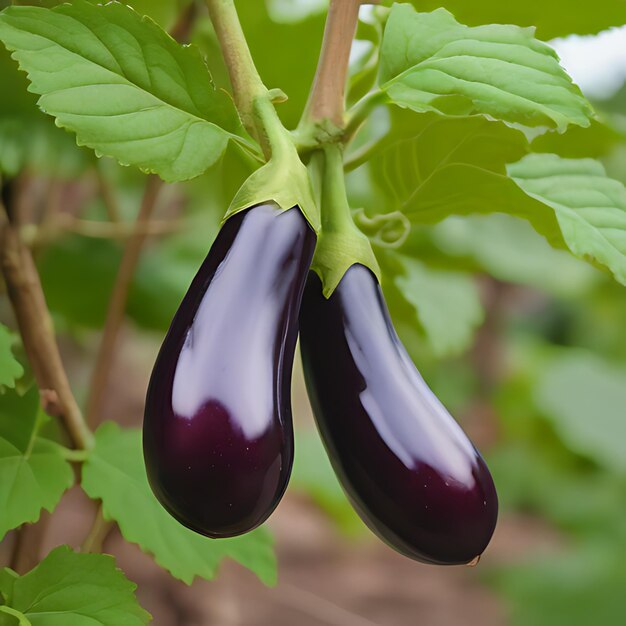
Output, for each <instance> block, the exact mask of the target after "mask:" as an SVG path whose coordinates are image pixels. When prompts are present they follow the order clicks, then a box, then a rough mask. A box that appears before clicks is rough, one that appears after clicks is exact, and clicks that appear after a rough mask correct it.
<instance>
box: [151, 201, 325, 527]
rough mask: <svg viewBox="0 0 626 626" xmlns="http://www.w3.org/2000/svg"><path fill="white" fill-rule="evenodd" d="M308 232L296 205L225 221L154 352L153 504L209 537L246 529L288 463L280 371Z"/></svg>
mask: <svg viewBox="0 0 626 626" xmlns="http://www.w3.org/2000/svg"><path fill="white" fill-rule="evenodd" d="M314 248H315V234H314V232H313V230H312V229H311V228H310V227H309V225H308V223H307V222H306V220H305V218H304V217H303V215H302V213H301V212H300V210H299V209H298V208H297V207H294V208H292V209H289V210H287V211H280V210H279V209H278V208H277V207H276V206H274V205H271V204H270V205H259V206H256V207H253V208H252V209H248V210H246V211H243V212H240V213H237V214H235V215H234V216H232V217H231V218H229V219H228V220H227V221H226V223H225V224H224V226H223V227H222V229H221V230H220V232H219V234H218V236H217V239H216V240H215V242H214V244H213V246H212V247H211V250H210V252H209V254H208V256H207V257H206V259H205V261H204V263H203V264H202V266H201V268H200V270H199V271H198V273H197V275H196V277H195V278H194V280H193V282H192V284H191V287H190V288H189V291H188V292H187V294H186V295H185V297H184V299H183V301H182V303H181V305H180V307H179V309H178V312H177V313H176V315H175V317H174V319H173V321H172V324H171V326H170V329H169V332H168V334H167V336H166V338H165V340H164V342H163V345H162V347H161V351H160V353H159V355H158V358H157V361H156V364H155V366H154V370H153V372H152V377H151V379H150V385H149V388H148V394H147V398H146V408H145V416H144V429H143V433H144V434H143V441H144V457H145V462H146V469H147V472H148V479H149V482H150V485H151V487H152V490H153V491H154V493H155V495H156V496H157V498H158V499H159V501H160V502H161V504H162V505H163V506H164V507H165V508H166V509H167V510H168V511H169V512H170V513H171V514H172V515H173V516H174V517H175V518H176V519H177V520H178V521H179V522H181V523H182V524H184V525H185V526H187V527H188V528H191V529H192V530H195V531H196V532H198V533H201V534H203V535H207V536H209V537H213V538H219V537H232V536H235V535H240V534H242V533H245V532H248V531H250V530H252V529H253V528H255V527H257V526H258V525H259V524H261V523H262V522H264V521H265V520H266V519H267V518H268V517H269V515H270V514H271V513H272V511H273V510H274V508H275V507H276V505H277V504H278V502H279V501H280V498H281V497H282V495H283V493H284V491H285V489H286V487H287V482H288V480H289V475H290V473H291V467H292V464H293V447H294V446H293V427H292V421H291V399H290V393H291V370H292V365H293V355H294V350H295V344H296V338H297V332H298V309H299V306H300V300H301V297H302V290H303V288H304V283H305V281H306V276H307V272H308V269H309V265H310V263H311V258H312V256H313V250H314Z"/></svg>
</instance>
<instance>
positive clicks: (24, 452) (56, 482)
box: [0, 388, 74, 539]
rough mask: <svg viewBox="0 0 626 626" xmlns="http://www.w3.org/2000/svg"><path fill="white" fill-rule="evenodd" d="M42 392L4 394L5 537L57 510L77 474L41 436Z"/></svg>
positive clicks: (1, 530)
mask: <svg viewBox="0 0 626 626" xmlns="http://www.w3.org/2000/svg"><path fill="white" fill-rule="evenodd" d="M37 411H38V393H37V390H36V389H35V388H33V389H31V391H30V392H29V393H28V394H26V396H24V397H19V396H18V395H17V394H16V393H15V392H10V393H7V394H5V395H4V396H1V397H0V539H1V538H2V537H4V535H5V534H6V533H7V531H9V530H11V529H13V528H17V527H18V526H20V525H21V524H24V523H27V522H35V521H37V520H38V519H39V516H40V514H41V510H42V509H45V510H47V511H53V510H54V508H55V507H56V505H57V504H58V502H59V500H60V499H61V496H62V495H63V493H64V492H65V490H66V489H69V487H71V486H72V483H73V481H74V474H73V472H72V468H71V466H70V464H69V463H68V462H67V461H66V460H65V459H64V458H63V455H62V454H61V449H60V447H59V446H58V445H57V444H56V443H54V442H52V441H48V440H46V439H42V438H40V437H38V436H37V432H38V430H39V427H40V425H41V422H40V421H39V420H38V419H37Z"/></svg>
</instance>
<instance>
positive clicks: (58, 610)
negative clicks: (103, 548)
mask: <svg viewBox="0 0 626 626" xmlns="http://www.w3.org/2000/svg"><path fill="white" fill-rule="evenodd" d="M5 572H7V570H5ZM8 573H9V574H11V572H10V571H8ZM12 577H13V580H10V579H9V578H8V577H7V576H6V575H5V580H10V583H11V584H10V585H6V586H8V587H9V590H8V593H7V595H8V602H6V606H8V607H10V608H11V609H13V611H16V612H17V613H15V615H16V617H18V618H21V619H23V620H24V621H20V624H24V625H25V626H28V625H31V626H60V625H61V624H62V625H63V626H96V625H99V624H101V625H102V626H104V625H108V624H110V625H111V626H113V625H115V626H141V625H142V624H147V623H148V622H149V621H150V619H151V617H150V615H149V614H148V613H146V611H144V610H143V609H142V608H141V607H140V606H139V604H138V603H137V599H136V597H135V589H136V588H137V585H135V584H134V583H132V582H131V581H129V580H128V579H127V578H126V577H125V576H124V574H123V573H122V572H121V570H119V569H117V568H116V567H115V561H114V560H113V557H111V556H108V555H105V554H76V553H75V552H73V551H72V550H71V549H70V548H69V547H67V546H61V547H59V548H56V549H55V550H53V551H52V552H50V554H49V555H48V556H47V557H46V558H45V559H44V560H43V561H42V562H41V563H39V565H37V567H35V568H34V569H33V570H31V571H30V572H28V574H25V575H24V576H20V577H17V576H16V575H15V574H13V575H12ZM4 593H6V592H4ZM1 610H2V607H1V606H0V611H1ZM0 615H1V613H0ZM0 619H1V618H0ZM13 623H15V622H13Z"/></svg>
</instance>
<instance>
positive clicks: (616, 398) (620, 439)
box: [534, 353, 626, 474]
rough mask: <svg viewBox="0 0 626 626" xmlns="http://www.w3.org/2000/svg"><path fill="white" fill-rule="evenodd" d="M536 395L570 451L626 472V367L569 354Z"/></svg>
mask: <svg viewBox="0 0 626 626" xmlns="http://www.w3.org/2000/svg"><path fill="white" fill-rule="evenodd" d="M534 397H535V403H536V405H537V407H538V408H539V409H540V410H541V412H542V413H543V414H544V415H545V417H546V418H547V419H549V420H550V422H551V423H552V424H553V426H554V428H555V429H556V431H557V434H558V435H559V436H560V437H561V439H562V440H563V442H564V443H565V445H566V446H567V447H568V448H569V449H570V450H572V451H574V452H576V453H578V454H581V455H583V456H586V457H589V458H591V459H593V460H594V461H595V462H596V463H597V464H598V465H600V466H601V467H606V468H608V469H611V470H613V471H616V472H619V473H621V474H626V455H624V440H625V439H626V419H624V407H626V369H624V368H620V367H616V366H612V365H610V364H609V363H607V362H605V361H603V360H601V359H599V358H598V357H595V356H592V355H588V354H584V353H573V354H567V355H564V356H563V357H561V358H557V359H556V360H555V361H554V362H553V363H551V364H550V365H549V366H548V369H547V370H546V372H545V373H544V374H543V375H542V376H541V377H540V379H539V381H538V383H537V385H536V387H535V391H534Z"/></svg>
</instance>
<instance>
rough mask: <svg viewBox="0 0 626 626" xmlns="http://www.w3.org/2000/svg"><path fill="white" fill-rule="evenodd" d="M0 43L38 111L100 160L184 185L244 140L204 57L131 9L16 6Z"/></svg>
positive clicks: (2, 20)
mask: <svg viewBox="0 0 626 626" xmlns="http://www.w3.org/2000/svg"><path fill="white" fill-rule="evenodd" d="M0 39H1V40H2V41H3V42H4V44H5V45H6V47H7V48H9V49H10V50H12V51H14V52H13V58H14V59H16V60H17V61H18V62H19V65H20V68H21V69H22V70H24V71H26V72H27V73H28V77H29V80H30V81H31V86H30V89H31V90H32V91H34V92H35V93H37V94H39V95H40V96H41V97H40V98H39V101H38V104H39V106H40V108H41V109H42V110H43V111H44V112H46V113H48V114H50V115H53V116H54V117H56V122H57V124H58V125H59V126H63V127H65V128H67V129H69V130H72V131H73V132H75V133H76V135H77V141H78V144H79V145H86V146H89V147H90V148H93V149H94V150H95V151H96V154H98V155H99V156H100V155H107V156H112V157H114V158H116V159H117V160H118V161H119V162H120V163H122V164H124V165H136V166H137V167H139V168H140V169H142V170H143V171H145V172H155V173H157V174H159V175H160V176H161V177H162V178H163V179H164V180H166V181H176V180H185V179H188V178H193V177H194V176H198V175H199V174H201V173H202V172H203V171H205V170H206V169H207V168H208V167H210V166H211V165H212V164H213V163H215V162H216V161H217V160H218V158H219V157H220V155H221V154H222V153H223V151H224V149H225V148H226V144H227V143H228V140H229V138H233V137H235V134H234V133H241V132H242V131H241V126H240V123H239V119H238V117H237V114H236V111H235V108H234V105H233V103H232V101H231V100H230V99H229V97H228V96H227V95H226V94H225V93H224V92H221V91H217V90H215V89H214V88H213V85H212V83H211V77H210V75H209V73H208V70H207V68H206V65H205V64H204V61H203V60H202V58H201V56H200V54H199V52H198V51H197V49H196V48H194V47H189V46H180V45H179V44H177V43H176V42H175V41H174V40H173V39H172V38H171V37H169V35H167V34H166V33H165V32H164V31H162V30H161V29H160V28H159V27H158V26H157V25H156V24H155V23H154V22H153V21H152V20H150V19H149V18H141V17H140V16H139V15H138V14H137V13H135V12H134V11H133V10H132V9H131V8H130V7H127V6H126V5H123V4H120V3H117V2H111V3H109V4H107V5H106V6H94V5H92V4H90V3H89V2H86V1H85V0H76V1H75V2H73V3H72V4H62V5H59V6H57V7H55V8H54V9H44V8H40V7H28V6H26V7H9V8H7V9H5V10H4V11H3V12H2V14H1V15H0Z"/></svg>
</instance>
